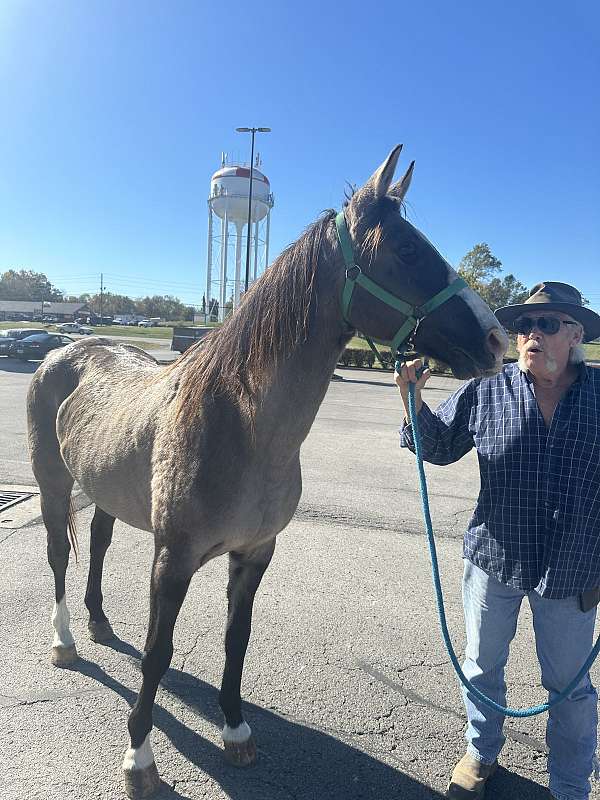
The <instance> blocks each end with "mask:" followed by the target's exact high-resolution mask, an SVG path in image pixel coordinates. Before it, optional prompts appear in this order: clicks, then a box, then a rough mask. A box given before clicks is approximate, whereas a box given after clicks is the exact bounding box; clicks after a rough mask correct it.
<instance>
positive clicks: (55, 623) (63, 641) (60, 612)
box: [52, 595, 75, 648]
mask: <svg viewBox="0 0 600 800" xmlns="http://www.w3.org/2000/svg"><path fill="white" fill-rule="evenodd" d="M70 622H71V615H70V614H69V609H68V608H67V598H66V595H63V597H62V600H61V601H60V603H54V610H53V611H52V627H53V628H54V641H53V642H52V647H63V648H66V647H72V645H74V644H75V640H74V639H73V636H72V635H71V631H70V630H69V623H70Z"/></svg>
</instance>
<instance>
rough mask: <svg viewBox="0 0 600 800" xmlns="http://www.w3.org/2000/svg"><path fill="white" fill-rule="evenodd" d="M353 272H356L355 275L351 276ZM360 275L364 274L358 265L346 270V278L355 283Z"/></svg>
mask: <svg viewBox="0 0 600 800" xmlns="http://www.w3.org/2000/svg"><path fill="white" fill-rule="evenodd" d="M352 271H354V274H353V275H351V274H350V273H351V272H352ZM360 274H362V269H361V268H360V267H359V266H358V264H352V266H351V267H348V269H347V270H346V278H347V280H349V281H355V280H356V279H357V278H358V276H359V275H360Z"/></svg>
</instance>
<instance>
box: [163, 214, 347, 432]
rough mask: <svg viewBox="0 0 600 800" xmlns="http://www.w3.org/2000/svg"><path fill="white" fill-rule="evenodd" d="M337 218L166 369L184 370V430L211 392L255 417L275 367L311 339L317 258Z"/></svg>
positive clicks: (312, 231) (320, 226)
mask: <svg viewBox="0 0 600 800" xmlns="http://www.w3.org/2000/svg"><path fill="white" fill-rule="evenodd" d="M335 213H336V212H335V211H332V210H330V211H326V212H324V213H323V214H322V215H321V217H320V218H319V219H318V220H317V221H316V222H314V223H313V224H312V225H311V226H310V227H308V228H307V229H306V231H305V232H304V234H303V235H302V236H301V237H300V238H299V239H298V240H297V241H296V242H294V243H293V244H291V245H290V246H289V247H287V248H286V249H285V250H284V251H283V253H281V255H280V256H279V257H278V258H277V259H276V260H275V261H274V262H273V264H272V265H271V266H270V267H269V268H268V269H266V270H265V272H264V274H263V275H262V276H261V277H260V279H259V280H258V281H257V282H256V283H255V284H254V286H253V287H252V288H251V289H250V291H248V292H247V294H246V295H245V296H244V297H243V299H242V302H241V303H240V306H239V308H238V309H236V311H235V313H234V314H232V315H231V316H230V317H229V318H228V319H227V320H226V321H225V322H224V324H223V325H222V326H221V327H220V328H217V329H215V330H214V331H211V333H209V334H208V335H207V336H205V337H204V338H203V339H202V340H201V341H200V342H198V343H197V344H196V345H194V346H193V347H191V348H189V349H188V350H186V351H185V353H184V354H183V355H182V356H181V357H180V358H179V359H178V360H177V361H176V362H175V363H174V364H173V365H172V366H171V367H169V368H168V369H169V370H174V369H178V368H181V367H183V368H182V370H181V374H180V381H179V391H178V398H177V406H178V416H179V419H180V422H183V424H184V425H185V423H186V422H191V421H192V420H193V419H194V417H195V416H196V413H197V411H198V409H199V408H200V404H201V400H202V397H203V396H205V395H206V394H207V393H208V394H210V395H213V396H217V395H224V396H227V397H229V398H230V399H232V400H234V401H237V402H239V403H240V404H241V405H245V406H246V407H247V410H248V412H249V414H250V416H252V415H253V411H254V406H255V402H256V400H257V398H258V396H259V394H260V390H261V387H262V386H263V385H264V384H265V380H266V378H268V376H269V374H270V373H271V371H272V368H273V366H275V365H276V364H277V363H278V362H279V361H281V360H283V359H285V358H287V357H288V356H289V355H290V354H291V352H292V351H293V350H294V348H295V347H296V345H298V344H299V343H300V342H301V341H305V340H306V338H307V335H308V327H309V320H310V310H311V302H312V299H313V289H314V283H315V274H316V269H317V263H318V261H319V254H320V251H321V246H322V242H323V239H324V236H325V233H326V231H327V228H328V227H329V223H330V222H331V220H332V218H333V217H334V216H335Z"/></svg>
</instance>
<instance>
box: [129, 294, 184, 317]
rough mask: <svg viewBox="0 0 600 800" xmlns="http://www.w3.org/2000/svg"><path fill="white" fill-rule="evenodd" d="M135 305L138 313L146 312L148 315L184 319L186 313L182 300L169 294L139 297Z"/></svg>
mask: <svg viewBox="0 0 600 800" xmlns="http://www.w3.org/2000/svg"><path fill="white" fill-rule="evenodd" d="M135 305H136V310H137V312H138V314H144V315H145V316H146V317H160V318H161V319H184V318H185V315H186V307H185V306H184V304H183V303H182V302H181V300H178V298H177V297H173V296H171V295H168V294H166V295H158V294H156V295H154V296H153V297H143V298H138V299H137V300H136V301H135Z"/></svg>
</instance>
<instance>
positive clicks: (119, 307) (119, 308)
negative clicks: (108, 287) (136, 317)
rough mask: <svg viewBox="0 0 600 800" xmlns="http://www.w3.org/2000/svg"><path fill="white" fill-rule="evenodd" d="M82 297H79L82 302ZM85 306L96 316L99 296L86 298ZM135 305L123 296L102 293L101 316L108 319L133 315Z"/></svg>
mask: <svg viewBox="0 0 600 800" xmlns="http://www.w3.org/2000/svg"><path fill="white" fill-rule="evenodd" d="M83 297H84V295H82V296H81V298H80V299H81V300H82V301H83ZM86 302H87V304H88V305H89V306H90V308H92V309H93V310H94V311H95V312H96V313H97V314H99V313H100V294H94V295H92V296H91V297H89V296H88V299H87V300H86ZM135 312H136V304H135V301H133V300H132V299H131V297H127V296H126V295H124V294H113V293H112V292H103V293H102V314H103V315H104V316H108V317H114V316H116V315H117V314H135Z"/></svg>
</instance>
